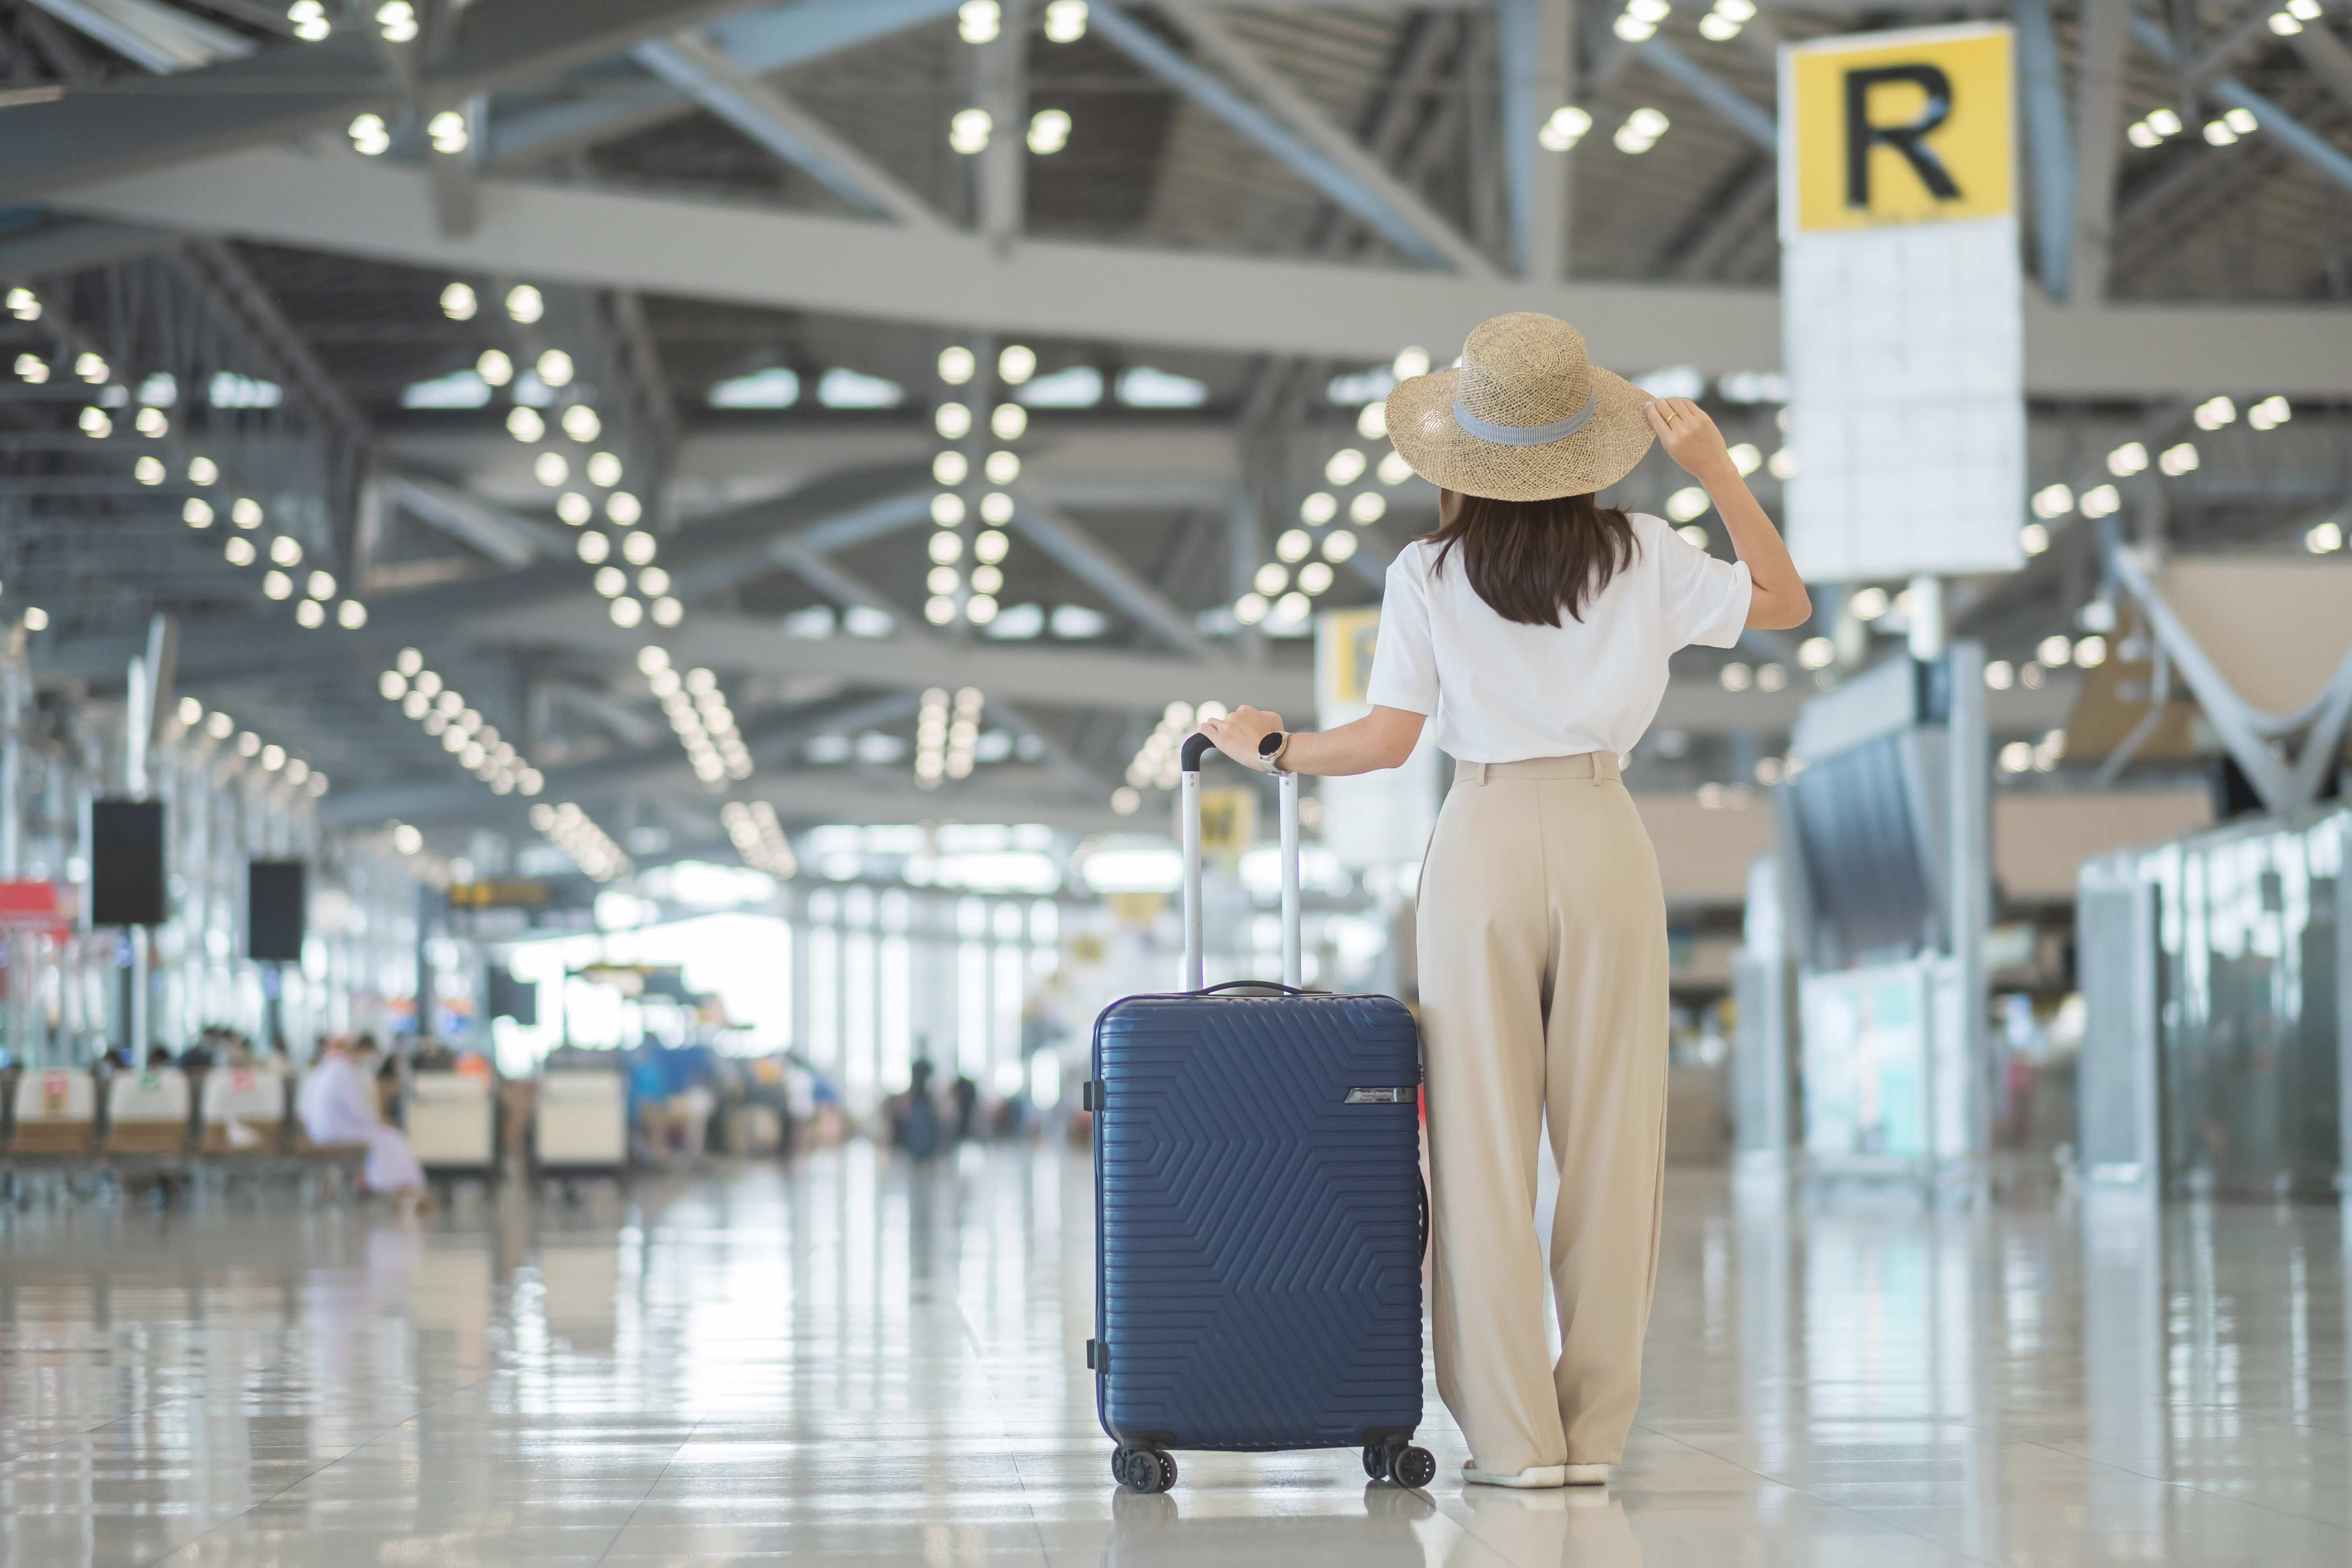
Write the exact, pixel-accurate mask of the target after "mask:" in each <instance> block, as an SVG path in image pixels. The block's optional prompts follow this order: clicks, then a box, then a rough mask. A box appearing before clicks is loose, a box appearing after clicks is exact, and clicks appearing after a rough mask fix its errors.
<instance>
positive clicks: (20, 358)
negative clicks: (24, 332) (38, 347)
mask: <svg viewBox="0 0 2352 1568" xmlns="http://www.w3.org/2000/svg"><path fill="white" fill-rule="evenodd" d="M16 376H17V379H19V380H21V381H28V382H31V383H32V384H34V385H35V386H38V385H40V384H42V383H43V382H45V381H47V380H48V379H49V362H48V361H47V360H45V359H43V358H41V357H40V356H39V355H38V354H28V353H27V354H18V355H17V356H16Z"/></svg>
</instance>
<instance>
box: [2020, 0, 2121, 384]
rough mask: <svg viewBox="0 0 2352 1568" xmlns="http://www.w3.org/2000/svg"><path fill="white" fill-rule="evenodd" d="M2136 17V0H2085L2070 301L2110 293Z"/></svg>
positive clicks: (2078, 57)
mask: <svg viewBox="0 0 2352 1568" xmlns="http://www.w3.org/2000/svg"><path fill="white" fill-rule="evenodd" d="M2130 18H2131V0H2083V21H2082V32H2081V36H2080V37H2079V38H2078V39H2077V41H2076V45H2075V55H2074V80H2075V88H2074V93H2075V112H2074V241H2073V243H2072V244H2071V245H2070V246H2069V247H2068V251H2069V253H2070V254H2069V259H2068V262H2067V268H2066V302H2067V303H2068V304H2069V305H2070V306H2072V307H2074V309H2075V310H2091V309H2095V308H2096V307H2097V306H2099V305H2102V304H2104V303H2105V302H2106V298H2107V275H2108V266H2107V262H2108V254H2107V253H2108V249H2109V247H2111V246H2112V245H2113V244H2114V241H2115V222H2116V160H2117V159H2118V158H2119V157H2120V156H2121V155H2122V152H2123V131H2124V127H2123V119H2124V44H2125V40H2126V34H2127V31H2128V24H2129V22H2130ZM2026 341H2027V342H2029V343H2030V342H2032V338H2030V337H2029V338H2028V339H2027V340H2026Z"/></svg>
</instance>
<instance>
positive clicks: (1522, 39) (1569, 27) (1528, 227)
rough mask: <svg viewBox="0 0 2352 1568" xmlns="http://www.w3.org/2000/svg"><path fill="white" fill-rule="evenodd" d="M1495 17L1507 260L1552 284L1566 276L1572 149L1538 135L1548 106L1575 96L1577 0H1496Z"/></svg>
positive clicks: (1524, 273) (1534, 279)
mask: <svg viewBox="0 0 2352 1568" xmlns="http://www.w3.org/2000/svg"><path fill="white" fill-rule="evenodd" d="M1496 26H1498V27H1499V28H1500V30H1501V38H1500V42H1501V46H1502V77H1503V83H1502V86H1503V106H1502V107H1503V175H1504V188H1505V189H1506V191H1507V193H1508V195H1509V196H1510V218H1511V258H1512V260H1513V261H1514V262H1515V263H1517V267H1518V271H1519V275H1520V276H1521V277H1523V278H1526V279H1528V280H1529V281H1531V282H1536V283H1554V282H1558V281H1559V279H1563V278H1565V277H1566V276H1567V274H1568V258H1569V218H1570V203H1569V193H1570V188H1571V182H1572V180H1573V177H1574V173H1575V161H1574V160H1575V154H1574V153H1572V152H1569V153H1554V152H1551V151H1549V150H1548V149H1547V148H1545V147H1544V146H1543V144H1542V143H1541V142H1538V141H1537V139H1536V137H1537V133H1538V132H1540V131H1541V130H1542V129H1543V126H1544V122H1545V121H1548V120H1549V119H1550V118H1551V116H1552V113H1553V111H1554V110H1559V109H1560V108H1563V107H1565V106H1566V105H1569V104H1571V103H1573V102H1575V101H1576V91H1575V89H1576V5H1575V0H1498V5H1497V9H1496Z"/></svg>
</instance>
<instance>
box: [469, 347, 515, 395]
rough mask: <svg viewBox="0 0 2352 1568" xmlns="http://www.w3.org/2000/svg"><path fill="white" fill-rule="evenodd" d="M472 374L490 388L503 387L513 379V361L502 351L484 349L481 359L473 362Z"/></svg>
mask: <svg viewBox="0 0 2352 1568" xmlns="http://www.w3.org/2000/svg"><path fill="white" fill-rule="evenodd" d="M474 374H476V375H478V376H480V377H481V378H482V380H483V382H484V383H486V384H488V385H491V386H504V385H505V384H507V383H509V382H510V381H512V380H513V379H514V361H512V360H510V359H509V358H508V357H507V355H506V351H505V350H504V349H484V350H483V351H482V357H481V358H479V359H478V360H476V361H475V362H474Z"/></svg>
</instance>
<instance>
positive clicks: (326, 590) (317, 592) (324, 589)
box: [302, 572, 335, 599]
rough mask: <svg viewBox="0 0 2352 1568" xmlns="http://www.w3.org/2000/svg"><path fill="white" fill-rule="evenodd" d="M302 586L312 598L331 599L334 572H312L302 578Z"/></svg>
mask: <svg viewBox="0 0 2352 1568" xmlns="http://www.w3.org/2000/svg"><path fill="white" fill-rule="evenodd" d="M302 586H303V589H304V590H305V591H306V592H307V593H309V594H310V597H312V598H314V599H331V598H333V597H334V596H335V574H333V573H332V572H313V573H311V574H310V576H308V577H306V578H304V579H303V581H302Z"/></svg>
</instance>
